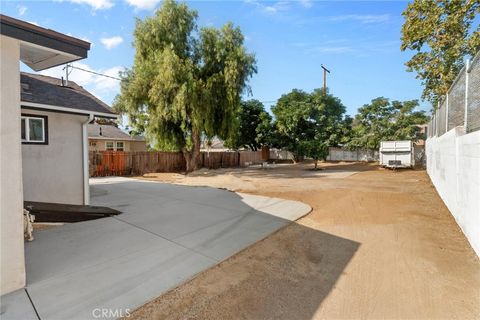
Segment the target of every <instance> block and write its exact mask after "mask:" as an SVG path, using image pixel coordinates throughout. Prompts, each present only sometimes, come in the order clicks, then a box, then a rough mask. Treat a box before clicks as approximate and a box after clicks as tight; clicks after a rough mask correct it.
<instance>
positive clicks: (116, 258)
mask: <svg viewBox="0 0 480 320" xmlns="http://www.w3.org/2000/svg"><path fill="white" fill-rule="evenodd" d="M91 196H92V204H94V205H104V206H109V207H112V208H115V209H118V210H120V211H122V212H123V213H122V214H121V215H119V216H116V217H113V218H105V219H100V220H92V221H86V222H80V223H73V224H66V225H63V226H61V227H57V228H53V229H47V230H43V231H39V232H36V233H35V240H34V241H33V242H31V243H27V244H26V266H27V288H26V289H25V290H19V291H17V292H14V293H12V294H10V295H7V296H4V297H2V313H3V314H2V319H28V318H32V319H37V315H36V313H38V316H39V317H40V318H41V319H46V320H48V319H88V318H95V317H97V316H99V315H102V316H103V317H102V318H116V317H118V316H122V315H123V316H125V315H126V314H127V312H129V311H132V310H133V309H135V308H137V307H139V306H141V305H143V304H144V303H146V302H148V301H149V300H151V299H153V298H155V297H158V296H159V295H161V294H162V293H164V292H166V291H168V290H169V289H171V288H174V287H176V286H178V285H179V284H180V283H182V282H185V281H187V280H188V279H190V278H192V277H193V276H194V275H196V274H197V273H199V272H201V271H203V270H205V269H207V268H209V267H211V266H213V265H215V264H217V263H219V262H220V261H222V260H224V259H226V258H228V257H230V256H232V255H233V254H235V253H237V252H239V251H240V250H242V249H244V248H245V247H247V246H249V245H251V244H253V243H255V242H256V241H258V240H260V239H262V238H265V237H266V236H268V235H269V234H271V233H272V232H274V231H276V230H278V229H280V228H282V227H283V226H285V225H287V224H288V223H290V222H291V221H293V220H296V219H298V218H300V217H301V216H303V215H305V214H307V213H308V212H309V211H310V210H311V208H310V207H309V206H308V205H306V204H304V203H301V202H296V201H289V200H282V199H275V198H268V197H261V196H253V195H247V194H241V193H234V192H229V191H226V190H220V189H214V188H209V187H187V186H180V185H172V184H164V183H158V182H150V181H142V180H135V179H129V178H119V177H115V178H102V179H93V180H92V181H91ZM30 301H31V303H30Z"/></svg>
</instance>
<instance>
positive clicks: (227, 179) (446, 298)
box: [129, 163, 480, 319]
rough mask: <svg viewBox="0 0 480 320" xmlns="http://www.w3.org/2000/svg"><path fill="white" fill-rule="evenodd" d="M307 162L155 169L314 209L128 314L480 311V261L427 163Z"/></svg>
mask: <svg viewBox="0 0 480 320" xmlns="http://www.w3.org/2000/svg"><path fill="white" fill-rule="evenodd" d="M311 167H312V165H278V166H276V167H275V168H268V169H260V168H252V169H243V170H241V169H234V170H223V169H222V170H211V171H208V170H202V171H199V172H196V173H194V174H191V175H189V176H183V175H179V174H155V175H150V176H149V177H147V178H146V179H156V180H161V181H167V182H172V183H179V184H188V185H208V186H212V187H222V188H227V189H231V190H235V191H242V192H248V193H254V194H261V195H266V196H273V197H280V198H285V199H293V200H300V201H303V202H305V203H308V204H309V205H310V206H312V208H313V211H312V212H311V213H310V214H309V215H307V216H306V217H304V218H302V219H300V220H299V221H297V222H296V223H292V224H291V225H289V226H287V227H285V228H284V229H282V230H280V231H278V232H276V233H275V234H273V235H271V236H269V237H268V238H266V239H264V240H263V241H260V242H259V243H256V244H255V245H253V246H251V247H249V248H247V249H246V250H244V251H242V252H240V253H239V254H237V255H235V256H234V257H232V258H230V259H228V260H227V261H224V262H223V263H221V264H219V265H218V266H216V267H214V268H211V269H209V270H207V271H205V272H203V273H202V274H200V275H198V276H197V277H196V278H194V279H192V280H191V281H189V282H188V283H185V284H184V285H182V286H180V287H178V288H176V289H174V290H172V291H170V292H168V293H166V294H164V295H162V296H161V297H159V298H157V299H156V300H154V301H151V302H150V303H147V304H146V305H144V306H143V307H141V308H139V309H138V310H136V311H135V312H133V314H132V315H131V316H130V317H129V319H359V318H361V319H386V318H388V319H407V318H408V319H427V318H429V319H480V262H479V259H478V258H477V257H476V255H475V254H474V252H473V250H472V249H471V247H470V246H469V244H468V242H467V240H466V239H465V237H464V236H463V234H462V232H461V230H460V229H459V227H458V226H457V225H456V223H455V221H454V219H453V217H452V216H451V215H450V213H449V211H448V210H447V208H446V207H445V205H444V204H443V202H442V201H441V199H440V198H439V196H438V195H437V193H436V191H435V189H434V188H433V186H432V184H431V183H430V180H429V178H428V176H427V174H426V172H425V171H417V170H415V171H413V170H402V171H395V172H393V171H389V170H383V169H380V168H378V167H377V166H375V165H369V164H347V163H339V164H332V163H324V164H322V168H323V169H324V170H320V171H312V170H310V168H311Z"/></svg>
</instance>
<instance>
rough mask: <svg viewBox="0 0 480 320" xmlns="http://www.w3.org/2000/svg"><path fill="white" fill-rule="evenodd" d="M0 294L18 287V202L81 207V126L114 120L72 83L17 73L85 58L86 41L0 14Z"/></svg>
mask: <svg viewBox="0 0 480 320" xmlns="http://www.w3.org/2000/svg"><path fill="white" fill-rule="evenodd" d="M0 25H1V29H0V31H1V32H0V74H1V78H0V132H1V135H0V181H1V185H0V219H1V220H0V225H1V238H0V241H1V242H0V246H1V248H0V249H1V274H0V294H2V295H3V294H5V293H8V292H11V291H14V290H16V289H19V288H22V287H24V285H25V258H24V239H23V202H24V200H26V201H41V202H57V203H70V204H88V203H89V186H88V136H87V125H88V123H90V122H92V121H93V120H94V119H95V117H103V118H111V119H115V118H116V117H117V115H116V114H115V113H114V112H113V111H112V110H111V109H110V108H109V107H108V106H107V105H105V104H104V103H103V102H101V101H100V100H98V99H97V98H95V97H94V96H93V95H91V94H89V93H88V92H86V91H85V90H84V89H83V88H81V87H80V86H77V85H76V84H75V83H68V84H65V83H64V84H62V81H61V80H59V79H55V78H50V77H44V76H40V75H34V74H28V73H21V72H20V61H22V62H23V63H24V64H26V65H27V66H28V67H30V68H31V69H33V70H34V71H41V70H44V69H48V68H51V67H53V66H57V65H61V64H65V63H68V62H72V61H76V60H79V59H84V58H86V57H87V53H88V51H89V49H90V43H88V42H85V41H83V40H80V39H77V38H74V37H71V36H67V35H65V34H62V33H59V32H56V31H53V30H50V29H45V28H42V27H39V26H36V25H33V24H30V23H27V22H24V21H21V20H17V19H14V18H11V17H8V16H4V15H0Z"/></svg>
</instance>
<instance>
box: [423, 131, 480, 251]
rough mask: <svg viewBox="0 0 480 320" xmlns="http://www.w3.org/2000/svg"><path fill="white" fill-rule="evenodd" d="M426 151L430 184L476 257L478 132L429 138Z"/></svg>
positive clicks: (479, 241) (479, 240) (479, 234)
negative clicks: (433, 186)
mask: <svg viewBox="0 0 480 320" xmlns="http://www.w3.org/2000/svg"><path fill="white" fill-rule="evenodd" d="M426 153H427V172H428V175H429V176H430V179H431V180H432V183H433V184H434V185H435V188H436V189H437V192H438V194H439V195H440V197H441V198H442V200H443V201H444V203H445V205H446V206H447V207H448V209H449V210H450V212H451V213H452V215H453V217H454V218H455V220H456V221H457V223H458V225H459V226H460V228H461V229H462V231H463V233H464V234H465V236H466V237H467V239H468V241H469V242H470V244H471V246H472V247H473V249H474V250H475V252H476V253H477V255H478V256H479V257H480V131H476V132H472V133H469V134H465V133H464V129H463V128H462V127H457V128H454V129H452V130H450V131H449V132H447V133H445V134H444V135H442V136H440V137H432V138H429V139H428V140H427V142H426Z"/></svg>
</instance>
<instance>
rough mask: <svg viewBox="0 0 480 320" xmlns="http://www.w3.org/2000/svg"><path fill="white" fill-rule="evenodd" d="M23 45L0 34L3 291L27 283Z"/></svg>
mask: <svg viewBox="0 0 480 320" xmlns="http://www.w3.org/2000/svg"><path fill="white" fill-rule="evenodd" d="M19 59H20V44H19V41H18V40H15V39H12V38H9V37H5V36H0V74H1V78H0V131H1V134H0V219H1V220H0V228H1V236H0V252H1V254H0V255H1V256H0V259H1V260H0V262H1V266H0V294H5V293H8V292H11V291H14V290H16V289H19V288H22V287H24V286H25V257H24V242H23V241H24V240H23V194H22V179H21V177H22V153H21V142H20V141H21V137H20V132H21V131H20V108H19V103H20V85H19V84H20V64H19Z"/></svg>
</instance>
